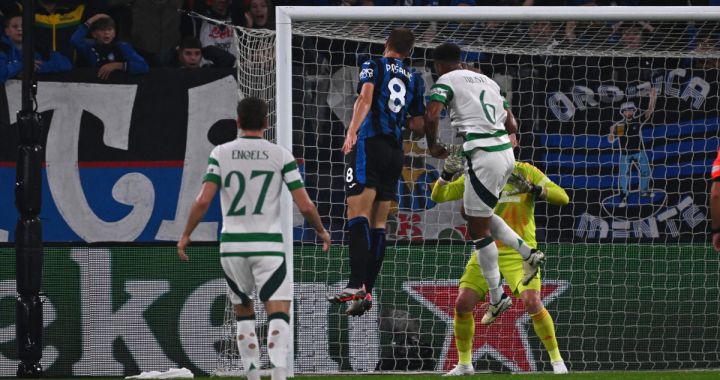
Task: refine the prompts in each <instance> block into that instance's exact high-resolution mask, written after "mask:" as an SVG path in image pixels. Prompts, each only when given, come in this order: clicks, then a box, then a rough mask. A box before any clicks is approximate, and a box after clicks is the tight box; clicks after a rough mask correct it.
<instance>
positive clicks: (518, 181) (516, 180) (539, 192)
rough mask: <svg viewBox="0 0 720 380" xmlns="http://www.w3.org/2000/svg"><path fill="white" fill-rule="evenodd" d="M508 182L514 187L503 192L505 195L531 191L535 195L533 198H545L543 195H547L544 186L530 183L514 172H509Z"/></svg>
mask: <svg viewBox="0 0 720 380" xmlns="http://www.w3.org/2000/svg"><path fill="white" fill-rule="evenodd" d="M508 183H509V184H511V185H513V186H515V189H513V190H510V191H508V192H507V193H505V195H508V196H510V195H517V194H523V193H531V194H533V195H535V198H538V199H545V197H546V196H547V192H546V191H545V188H544V187H542V186H536V185H533V184H532V183H530V181H528V180H527V179H525V178H523V176H521V175H520V174H517V173H515V172H513V173H512V174H510V179H508Z"/></svg>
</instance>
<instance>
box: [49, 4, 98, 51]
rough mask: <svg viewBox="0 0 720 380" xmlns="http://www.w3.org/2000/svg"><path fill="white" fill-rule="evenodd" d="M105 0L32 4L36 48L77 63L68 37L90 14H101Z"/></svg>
mask: <svg viewBox="0 0 720 380" xmlns="http://www.w3.org/2000/svg"><path fill="white" fill-rule="evenodd" d="M104 11H105V5H104V1H98V0H89V1H80V0H37V1H36V3H35V26H36V28H35V39H36V41H37V45H38V46H41V47H42V48H44V49H47V50H53V51H57V52H60V53H61V54H63V55H64V56H65V57H67V58H70V60H71V61H73V62H74V61H75V60H76V56H75V52H74V49H73V46H72V44H71V43H70V37H71V36H72V34H73V31H74V30H75V28H76V27H77V26H78V25H80V24H81V23H82V22H83V21H85V20H87V18H88V17H90V15H93V14H96V13H100V12H104Z"/></svg>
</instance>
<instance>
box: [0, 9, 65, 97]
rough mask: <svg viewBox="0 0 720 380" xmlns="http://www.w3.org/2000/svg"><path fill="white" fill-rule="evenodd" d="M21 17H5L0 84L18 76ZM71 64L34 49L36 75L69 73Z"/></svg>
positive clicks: (46, 52)
mask: <svg viewBox="0 0 720 380" xmlns="http://www.w3.org/2000/svg"><path fill="white" fill-rule="evenodd" d="M22 37H23V29H22V15H20V14H17V13H16V14H9V15H6V17H5V35H4V36H2V37H0V83H5V81H6V80H8V79H10V78H13V77H15V76H16V75H18V74H20V73H21V71H22V66H23V61H22V59H23V57H22ZM70 69H72V63H70V60H69V59H68V58H67V57H65V56H64V55H62V54H60V53H58V52H56V51H49V50H48V51H39V50H38V49H35V72H36V73H38V74H47V73H59V72H63V71H70Z"/></svg>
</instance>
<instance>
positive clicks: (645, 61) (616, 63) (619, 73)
mask: <svg viewBox="0 0 720 380" xmlns="http://www.w3.org/2000/svg"><path fill="white" fill-rule="evenodd" d="M613 28H615V29H616V33H615V34H616V38H617V36H618V34H619V41H618V42H619V44H620V48H621V49H623V50H627V51H632V52H635V53H634V54H632V55H630V54H628V55H627V56H625V57H614V58H613V60H612V67H613V68H614V70H615V75H614V77H615V79H616V80H617V81H619V82H620V83H626V84H630V83H634V82H636V81H642V82H648V81H651V80H652V78H653V71H654V69H655V67H658V68H662V67H666V66H668V65H670V63H668V62H667V59H662V58H657V59H653V58H648V57H639V56H638V55H637V51H638V50H642V49H645V50H650V49H652V46H651V45H652V44H650V43H648V40H649V39H650V38H652V36H653V32H654V31H655V27H653V26H652V25H650V24H649V23H647V22H644V21H641V22H631V23H627V22H620V23H618V24H616V25H614V26H613Z"/></svg>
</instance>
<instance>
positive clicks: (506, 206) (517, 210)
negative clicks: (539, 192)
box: [431, 162, 570, 253]
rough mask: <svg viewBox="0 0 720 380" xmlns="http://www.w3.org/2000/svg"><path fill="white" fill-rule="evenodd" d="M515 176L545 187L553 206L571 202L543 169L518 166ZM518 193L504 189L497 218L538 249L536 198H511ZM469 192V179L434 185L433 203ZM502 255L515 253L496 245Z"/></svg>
mask: <svg viewBox="0 0 720 380" xmlns="http://www.w3.org/2000/svg"><path fill="white" fill-rule="evenodd" d="M514 173H516V174H519V175H521V176H522V177H523V178H526V179H527V180H528V182H530V183H532V184H533V185H536V186H542V187H544V188H545V189H546V190H547V202H549V203H550V204H552V205H556V206H562V205H566V204H568V203H569V202H570V197H568V195H567V193H566V192H565V190H563V188H561V187H560V186H558V185H556V184H555V183H554V182H552V181H551V180H550V179H549V178H548V177H547V176H545V174H544V173H543V172H542V171H540V169H538V168H536V167H535V166H533V165H531V164H528V163H526V162H515V170H514ZM512 190H515V186H514V185H512V184H510V183H508V184H506V185H505V187H504V188H503V194H502V195H501V196H500V199H499V200H498V204H497V206H495V214H497V215H498V216H500V217H501V218H503V220H505V222H506V223H507V224H508V225H509V226H510V228H512V229H513V230H514V231H515V232H517V234H518V235H520V238H522V239H523V240H524V241H525V243H526V244H527V245H529V246H530V247H533V248H537V240H535V195H533V194H530V193H521V194H515V195H510V196H507V195H505V194H506V193H508V192H512ZM464 191H465V176H460V177H459V178H458V179H456V180H454V181H452V182H450V183H447V184H445V185H443V184H441V183H440V181H436V182H435V184H434V185H433V190H432V195H431V199H432V200H433V201H434V202H437V203H442V202H449V201H455V200H458V199H462V197H463V192H464ZM496 243H497V246H498V250H499V251H500V253H509V252H513V253H514V252H515V250H514V249H512V248H510V247H508V246H506V245H504V244H502V243H500V242H496Z"/></svg>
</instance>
